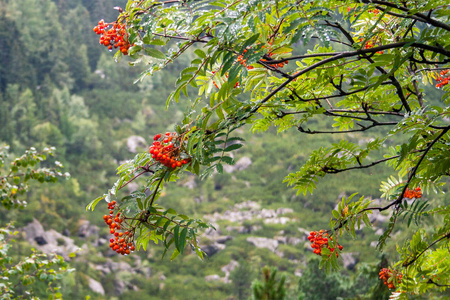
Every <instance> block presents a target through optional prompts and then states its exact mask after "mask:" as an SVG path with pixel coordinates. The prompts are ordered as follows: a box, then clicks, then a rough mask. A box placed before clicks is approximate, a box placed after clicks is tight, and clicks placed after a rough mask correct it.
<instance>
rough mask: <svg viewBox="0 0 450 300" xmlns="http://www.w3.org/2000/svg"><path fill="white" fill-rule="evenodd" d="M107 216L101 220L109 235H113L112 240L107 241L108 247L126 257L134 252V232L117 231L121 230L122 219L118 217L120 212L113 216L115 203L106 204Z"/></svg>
mask: <svg viewBox="0 0 450 300" xmlns="http://www.w3.org/2000/svg"><path fill="white" fill-rule="evenodd" d="M108 209H109V215H104V216H103V220H104V221H105V223H106V224H107V225H108V226H109V230H110V233H111V234H113V235H114V238H111V239H110V240H109V242H110V244H109V247H110V248H111V249H112V250H114V251H116V252H117V253H119V254H122V255H128V254H130V253H131V252H132V251H134V249H135V247H134V245H133V235H134V231H125V232H122V231H119V230H121V229H122V227H123V225H122V222H123V220H124V219H123V217H121V216H120V212H117V213H116V214H115V215H114V210H115V209H116V201H111V202H110V203H108Z"/></svg>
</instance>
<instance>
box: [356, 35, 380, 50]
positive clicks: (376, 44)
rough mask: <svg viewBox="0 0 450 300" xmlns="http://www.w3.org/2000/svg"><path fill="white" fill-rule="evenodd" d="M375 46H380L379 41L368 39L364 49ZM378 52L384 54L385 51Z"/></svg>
mask: <svg viewBox="0 0 450 300" xmlns="http://www.w3.org/2000/svg"><path fill="white" fill-rule="evenodd" d="M359 40H360V41H362V40H363V39H362V38H360V39H359ZM375 46H378V43H377V42H375V41H373V40H368V41H367V42H366V44H365V45H364V49H370V48H373V47H375ZM377 53H378V54H383V51H377Z"/></svg>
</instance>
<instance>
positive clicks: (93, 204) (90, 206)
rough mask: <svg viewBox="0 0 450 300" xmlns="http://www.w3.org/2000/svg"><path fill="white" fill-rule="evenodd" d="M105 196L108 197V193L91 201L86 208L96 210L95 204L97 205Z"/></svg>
mask: <svg viewBox="0 0 450 300" xmlns="http://www.w3.org/2000/svg"><path fill="white" fill-rule="evenodd" d="M105 197H106V195H103V196H101V197H98V198H96V199H94V200H92V201H91V203H89V204H88V205H87V206H86V210H92V211H94V209H95V206H96V205H97V204H98V203H99V202H100V201H101V200H103V199H105Z"/></svg>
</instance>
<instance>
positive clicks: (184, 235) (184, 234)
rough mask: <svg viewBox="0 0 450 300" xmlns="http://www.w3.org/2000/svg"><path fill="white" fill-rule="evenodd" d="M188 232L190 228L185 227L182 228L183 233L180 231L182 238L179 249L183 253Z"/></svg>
mask: <svg viewBox="0 0 450 300" xmlns="http://www.w3.org/2000/svg"><path fill="white" fill-rule="evenodd" d="M187 232H188V228H187V227H184V228H183V230H181V233H180V238H179V242H180V248H179V251H180V253H181V254H183V251H184V247H185V246H186V235H187Z"/></svg>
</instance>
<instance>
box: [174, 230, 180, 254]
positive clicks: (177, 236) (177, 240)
mask: <svg viewBox="0 0 450 300" xmlns="http://www.w3.org/2000/svg"><path fill="white" fill-rule="evenodd" d="M173 238H174V240H175V247H176V248H177V249H178V251H179V252H181V251H180V225H178V224H177V226H175V228H174V229H173Z"/></svg>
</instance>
